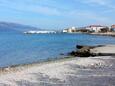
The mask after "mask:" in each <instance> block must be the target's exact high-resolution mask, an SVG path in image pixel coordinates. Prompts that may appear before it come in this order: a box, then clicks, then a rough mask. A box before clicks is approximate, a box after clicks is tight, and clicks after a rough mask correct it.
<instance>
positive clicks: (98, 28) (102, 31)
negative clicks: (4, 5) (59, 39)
mask: <svg viewBox="0 0 115 86" xmlns="http://www.w3.org/2000/svg"><path fill="white" fill-rule="evenodd" d="M62 32H63V33H90V34H99V35H115V25H111V26H110V27H108V26H102V25H89V26H86V27H82V28H77V27H71V28H67V29H64V30H63V31H62Z"/></svg>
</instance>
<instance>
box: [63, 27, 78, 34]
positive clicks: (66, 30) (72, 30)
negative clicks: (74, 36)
mask: <svg viewBox="0 0 115 86" xmlns="http://www.w3.org/2000/svg"><path fill="white" fill-rule="evenodd" d="M63 32H64V33H73V32H76V28H75V27H71V28H68V29H64V30H63Z"/></svg>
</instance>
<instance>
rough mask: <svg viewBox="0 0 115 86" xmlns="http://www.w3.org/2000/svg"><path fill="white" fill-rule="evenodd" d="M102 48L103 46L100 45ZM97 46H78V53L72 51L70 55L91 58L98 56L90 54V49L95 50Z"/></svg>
mask: <svg viewBox="0 0 115 86" xmlns="http://www.w3.org/2000/svg"><path fill="white" fill-rule="evenodd" d="M99 46H102V45H99ZM95 47H97V46H83V45H77V46H76V48H77V50H76V51H72V52H70V53H69V55H72V56H79V57H89V56H96V55H95V54H93V53H91V52H90V49H92V48H95Z"/></svg>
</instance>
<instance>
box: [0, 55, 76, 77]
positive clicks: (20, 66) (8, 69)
mask: <svg viewBox="0 0 115 86" xmlns="http://www.w3.org/2000/svg"><path fill="white" fill-rule="evenodd" d="M74 58H75V57H73V56H67V57H63V58H53V59H48V60H42V61H37V62H31V63H25V64H17V65H10V66H5V67H0V75H1V74H4V73H5V74H7V73H9V72H16V71H19V70H20V69H21V70H23V69H24V68H29V67H32V66H35V65H43V64H48V63H54V62H60V61H66V60H71V59H74Z"/></svg>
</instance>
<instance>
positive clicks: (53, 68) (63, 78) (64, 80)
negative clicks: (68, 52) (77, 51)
mask: <svg viewBox="0 0 115 86" xmlns="http://www.w3.org/2000/svg"><path fill="white" fill-rule="evenodd" d="M113 46H114V45H105V46H101V47H96V48H94V49H93V51H94V52H95V51H99V52H100V50H101V49H102V50H101V51H102V52H104V53H105V51H107V53H108V50H109V52H111V51H114V50H115V46H114V47H113ZM108 47H109V48H108ZM104 48H106V49H105V50H103V49H104ZM107 49H108V50H107ZM110 49H111V50H110ZM113 49H114V50H113ZM112 53H113V52H112ZM11 68H12V70H10V69H9V68H6V70H7V71H5V72H2V73H1V74H0V85H1V86H4V85H5V86H49V85H50V86H76V85H77V86H86V85H87V86H92V85H93V86H94V85H96V86H97V85H98V86H105V85H110V86H113V85H115V82H114V80H115V72H114V71H115V58H114V56H96V57H83V58H82V57H74V58H63V59H58V60H53V61H47V62H41V63H33V64H26V65H19V66H14V67H11Z"/></svg>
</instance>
